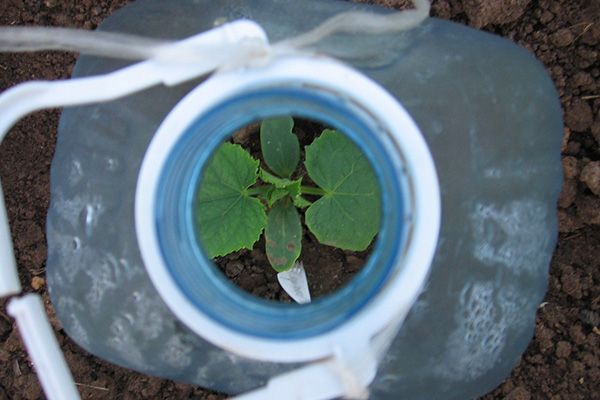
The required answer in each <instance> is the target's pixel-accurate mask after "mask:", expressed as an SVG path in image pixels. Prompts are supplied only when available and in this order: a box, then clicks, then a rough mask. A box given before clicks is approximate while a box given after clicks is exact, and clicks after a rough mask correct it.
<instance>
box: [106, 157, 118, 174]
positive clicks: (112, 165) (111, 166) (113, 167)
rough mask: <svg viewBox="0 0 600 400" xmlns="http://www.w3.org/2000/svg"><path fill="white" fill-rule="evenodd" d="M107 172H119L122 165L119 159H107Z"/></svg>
mask: <svg viewBox="0 0 600 400" xmlns="http://www.w3.org/2000/svg"><path fill="white" fill-rule="evenodd" d="M105 162H106V170H107V171H109V172H117V171H118V170H119V167H120V165H121V163H120V162H119V160H118V159H117V158H112V157H107V158H106V160H105Z"/></svg>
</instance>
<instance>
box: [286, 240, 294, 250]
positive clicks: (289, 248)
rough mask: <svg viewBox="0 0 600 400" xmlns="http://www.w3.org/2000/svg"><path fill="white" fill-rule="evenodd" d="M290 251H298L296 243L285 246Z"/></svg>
mask: <svg viewBox="0 0 600 400" xmlns="http://www.w3.org/2000/svg"><path fill="white" fill-rule="evenodd" d="M285 247H286V248H287V249H288V250H289V251H294V250H296V245H295V244H294V242H289V243H288V244H287V246H285Z"/></svg>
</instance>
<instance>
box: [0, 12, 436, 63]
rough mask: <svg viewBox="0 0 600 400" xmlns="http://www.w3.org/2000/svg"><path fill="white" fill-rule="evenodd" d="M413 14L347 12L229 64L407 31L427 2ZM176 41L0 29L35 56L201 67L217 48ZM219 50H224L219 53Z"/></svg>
mask: <svg viewBox="0 0 600 400" xmlns="http://www.w3.org/2000/svg"><path fill="white" fill-rule="evenodd" d="M413 4H414V9H410V10H405V11H400V12H393V13H389V14H374V13H370V12H363V11H350V12H344V13H340V14H337V15H335V16H333V17H331V18H329V19H327V20H325V21H324V22H323V23H322V24H320V25H319V26H317V27H316V28H314V29H312V30H310V31H308V32H306V33H302V34H300V35H298V36H295V37H292V38H288V39H284V40H282V41H280V42H277V43H274V44H270V45H269V44H265V43H257V41H252V40H249V41H248V42H247V43H243V47H244V50H245V51H242V52H239V51H232V52H230V57H229V59H228V60H226V61H225V62H224V64H225V65H223V67H225V69H230V68H227V65H234V66H239V65H247V64H255V63H256V60H263V62H264V61H265V60H267V61H268V60H270V59H273V58H278V57H283V56H285V55H288V54H293V53H298V52H306V51H307V49H309V48H310V47H311V46H314V45H316V44H318V43H319V42H321V41H322V40H323V39H325V38H327V37H329V36H331V35H334V34H336V33H352V34H365V35H377V34H384V33H394V32H399V31H404V30H408V29H411V28H413V27H415V26H417V25H419V24H420V23H421V22H422V21H423V20H424V19H425V18H426V17H427V16H428V15H429V10H430V7H431V6H430V4H429V1H428V0H413ZM174 43H175V41H170V40H158V39H150V38H146V37H141V36H136V35H130V34H123V33H114V32H102V31H87V30H82V29H70V28H60V27H0V52H33V51H41V50H60V51H69V52H75V53H81V54H87V55H94V56H101V57H109V58H117V59H124V60H132V61H142V60H150V59H155V60H161V61H162V60H167V61H170V60H177V62H180V63H185V62H201V61H202V59H205V58H206V57H208V56H210V55H211V54H215V51H217V50H218V49H215V48H198V47H182V46H180V47H175V46H173V44H174ZM221 51H222V49H221Z"/></svg>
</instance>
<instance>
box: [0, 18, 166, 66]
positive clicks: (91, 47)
mask: <svg viewBox="0 0 600 400" xmlns="http://www.w3.org/2000/svg"><path fill="white" fill-rule="evenodd" d="M172 43H173V42H172V41H166V40H156V39H149V38H145V37H141V36H136V35H128V34H124V33H113V32H101V31H87V30H83V29H70V28H60V27H38V26H11V27H4V26H3V27H0V51H1V52H31V51H41V50H62V51H70V52H75V53H82V54H90V55H96V56H104V57H111V58H119V59H125V60H138V61H140V60H147V59H151V58H154V57H156V56H157V54H159V53H160V52H162V51H164V49H166V48H167V47H168V46H169V45H170V44H172Z"/></svg>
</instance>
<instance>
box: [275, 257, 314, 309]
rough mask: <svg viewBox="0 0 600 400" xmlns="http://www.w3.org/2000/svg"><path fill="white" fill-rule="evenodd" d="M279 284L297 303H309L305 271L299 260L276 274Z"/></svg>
mask: <svg viewBox="0 0 600 400" xmlns="http://www.w3.org/2000/svg"><path fill="white" fill-rule="evenodd" d="M277 280H278V281H279V284H280V285H281V287H282V288H283V290H285V291H286V293H287V294H289V295H290V297H291V298H292V299H294V301H296V303H298V304H306V303H310V291H309V289H308V280H307V279H306V271H304V265H303V264H302V263H301V262H298V261H296V264H294V266H293V267H292V269H290V270H287V271H284V272H280V273H278V274H277Z"/></svg>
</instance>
